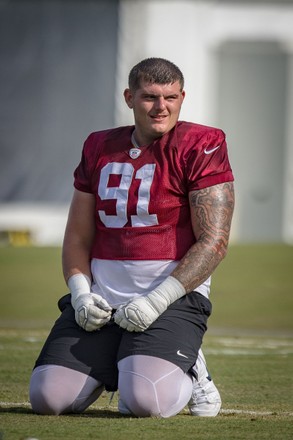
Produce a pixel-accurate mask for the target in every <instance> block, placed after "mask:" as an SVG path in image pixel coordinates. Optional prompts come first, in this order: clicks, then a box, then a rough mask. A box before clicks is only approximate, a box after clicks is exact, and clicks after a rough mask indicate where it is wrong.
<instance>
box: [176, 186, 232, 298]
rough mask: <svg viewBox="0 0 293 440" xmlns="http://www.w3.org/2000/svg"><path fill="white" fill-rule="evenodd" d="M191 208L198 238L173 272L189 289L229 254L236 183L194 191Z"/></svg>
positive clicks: (192, 288)
mask: <svg viewBox="0 0 293 440" xmlns="http://www.w3.org/2000/svg"><path fill="white" fill-rule="evenodd" d="M190 209H191V217H192V223H193V230H194V234H195V237H196V240H197V241H196V243H195V244H194V245H193V246H191V248H190V249H189V250H188V252H187V253H186V255H185V256H184V257H183V258H182V260H181V261H180V263H179V264H178V266H177V267H176V269H175V270H174V272H173V273H172V275H174V277H175V278H177V279H178V280H179V281H180V282H181V283H182V284H183V286H184V287H185V289H186V290H187V292H189V291H191V290H194V289H195V288H196V287H197V286H199V285H200V284H201V283H202V282H204V281H205V280H206V279H207V278H208V277H209V276H210V275H211V274H212V272H213V271H214V270H215V268H216V267H217V266H218V264H219V263H220V262H221V260H222V259H223V258H224V257H225V255H226V252H227V247H228V242H229V234H230V227H231V220H232V215H233V209H234V190H233V183H232V182H227V183H224V184H220V185H215V186H211V187H208V188H204V189H202V190H199V191H193V192H192V193H190Z"/></svg>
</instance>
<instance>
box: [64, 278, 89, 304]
mask: <svg viewBox="0 0 293 440" xmlns="http://www.w3.org/2000/svg"><path fill="white" fill-rule="evenodd" d="M67 286H68V288H69V290H70V293H71V304H72V306H73V307H74V304H75V303H76V301H77V299H78V298H79V297H80V296H81V295H84V294H87V293H90V291H91V280H90V278H89V277H88V276H87V275H85V274H83V273H78V274H74V275H72V276H71V277H70V278H69V279H68V280H67Z"/></svg>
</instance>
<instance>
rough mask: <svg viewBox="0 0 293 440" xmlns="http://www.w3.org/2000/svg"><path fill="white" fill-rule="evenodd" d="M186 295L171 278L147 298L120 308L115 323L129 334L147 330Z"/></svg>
mask: <svg viewBox="0 0 293 440" xmlns="http://www.w3.org/2000/svg"><path fill="white" fill-rule="evenodd" d="M185 294H186V291H185V289H184V287H183V286H182V284H181V283H180V281H178V280H177V279H176V278H174V277H172V276H169V277H168V278H166V279H165V281H163V282H162V283H161V284H160V285H159V286H158V287H156V289H154V290H153V291H152V292H150V293H149V294H148V295H146V296H142V297H140V298H137V299H134V300H132V301H130V302H128V303H127V304H126V305H124V306H120V307H119V308H118V309H117V311H116V313H115V315H114V321H115V322H116V324H118V325H119V326H120V327H122V328H124V329H126V330H128V331H129V332H142V331H144V330H146V329H147V328H148V327H149V326H150V325H151V324H152V323H153V322H154V321H155V320H156V319H158V317H159V316H160V315H161V314H162V313H163V312H164V311H165V310H166V309H167V307H168V306H169V305H170V304H172V303H173V302H174V301H176V300H177V299H179V298H181V297H182V296H183V295H185Z"/></svg>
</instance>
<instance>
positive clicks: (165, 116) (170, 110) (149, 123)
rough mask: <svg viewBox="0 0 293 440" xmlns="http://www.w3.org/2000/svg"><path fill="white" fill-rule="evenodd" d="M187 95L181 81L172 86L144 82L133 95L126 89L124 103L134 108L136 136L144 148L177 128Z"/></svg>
mask: <svg viewBox="0 0 293 440" xmlns="http://www.w3.org/2000/svg"><path fill="white" fill-rule="evenodd" d="M184 96H185V92H184V91H182V90H180V83H179V81H176V82H175V83H173V84H151V83H148V82H142V83H141V85H140V88H139V89H138V90H136V91H135V92H133V93H132V92H131V90H130V89H126V90H125V92H124V97H125V101H126V103H127V105H128V107H129V108H131V109H133V114H134V120H135V137H136V140H137V141H138V142H139V143H140V144H141V145H146V144H149V143H151V142H152V141H153V140H154V139H157V138H158V137H161V136H163V135H164V134H165V133H167V132H168V131H170V130H171V129H172V128H173V127H174V126H175V124H176V122H177V121H178V118H179V113H180V109H181V105H182V102H183V99H184Z"/></svg>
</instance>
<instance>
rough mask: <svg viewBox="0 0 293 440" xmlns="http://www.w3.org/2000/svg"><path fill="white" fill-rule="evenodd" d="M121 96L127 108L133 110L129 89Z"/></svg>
mask: <svg viewBox="0 0 293 440" xmlns="http://www.w3.org/2000/svg"><path fill="white" fill-rule="evenodd" d="M123 95H124V99H125V102H126V104H127V105H128V107H129V108H133V94H132V92H131V91H130V89H125V90H124V93H123Z"/></svg>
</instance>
